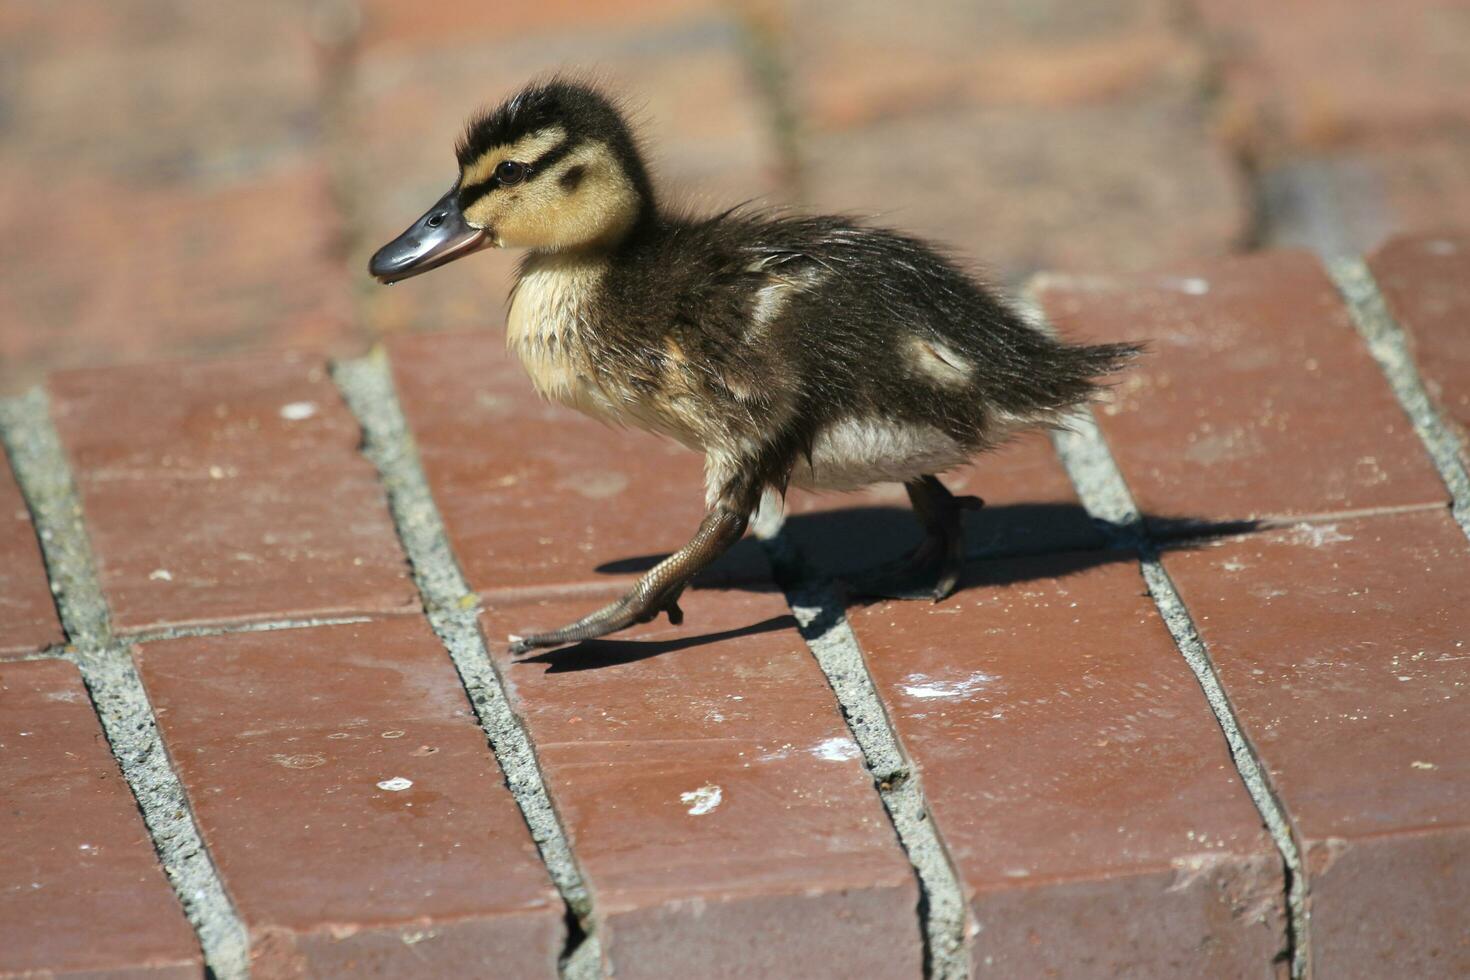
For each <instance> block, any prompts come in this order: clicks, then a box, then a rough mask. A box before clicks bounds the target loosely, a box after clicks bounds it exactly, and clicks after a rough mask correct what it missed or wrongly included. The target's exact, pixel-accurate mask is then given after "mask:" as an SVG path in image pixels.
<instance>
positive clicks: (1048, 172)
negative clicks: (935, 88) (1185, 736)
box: [806, 98, 1247, 281]
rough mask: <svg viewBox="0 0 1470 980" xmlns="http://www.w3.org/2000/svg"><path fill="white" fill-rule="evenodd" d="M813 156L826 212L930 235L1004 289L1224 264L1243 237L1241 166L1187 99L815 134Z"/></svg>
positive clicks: (960, 113)
mask: <svg viewBox="0 0 1470 980" xmlns="http://www.w3.org/2000/svg"><path fill="white" fill-rule="evenodd" d="M806 157H807V176H806V182H807V184H808V186H809V187H810V190H811V195H812V197H813V203H814V204H815V205H817V206H818V207H820V208H821V209H823V210H836V211H846V212H853V213H857V214H869V215H874V216H875V218H874V220H875V221H876V223H879V224H884V225H892V226H897V227H900V228H903V229H905V230H908V231H911V232H915V233H918V234H922V235H926V236H931V237H933V238H936V239H938V240H939V241H941V242H944V243H947V244H949V245H951V246H953V247H955V248H957V249H958V250H959V252H960V254H961V255H962V257H964V258H966V259H973V260H974V261H977V262H979V263H980V264H981V265H982V266H985V267H989V268H990V269H991V270H992V273H993V275H994V276H995V277H997V278H999V279H1001V280H1002V281H1014V280H1016V279H1019V278H1020V277H1022V276H1024V275H1026V274H1028V273H1031V272H1035V271H1037V270H1040V269H1051V270H1086V271H1090V272H1096V271H1124V270H1143V269H1152V268H1154V267H1157V266H1159V265H1161V264H1163V263H1165V262H1168V261H1177V260H1178V259H1179V257H1181V256H1213V255H1220V254H1223V253H1225V252H1228V251H1230V250H1231V249H1233V248H1234V247H1235V245H1236V243H1237V242H1238V241H1239V240H1240V238H1241V237H1242V235H1243V233H1244V230H1245V226H1246V216H1247V209H1246V207H1245V202H1244V198H1243V195H1242V194H1241V188H1240V186H1239V184H1238V178H1237V177H1236V175H1235V173H1234V170H1233V167H1232V166H1231V163H1230V161H1229V159H1228V157H1227V156H1226V155H1225V154H1224V152H1223V151H1222V150H1221V149H1220V148H1219V147H1218V146H1216V145H1215V143H1214V142H1213V141H1212V139H1211V138H1210V136H1209V134H1208V133H1207V132H1206V130H1205V124H1204V120H1203V118H1202V116H1201V110H1200V109H1199V108H1198V107H1197V106H1196V105H1194V104H1193V103H1192V102H1191V101H1189V100H1185V99H1178V98H1159V99H1149V100H1143V101H1138V102H1127V103H1110V104H1107V105H1103V106H1070V107H1068V106H1063V107H1057V108H1034V109H1033V108H1019V107H996V108H984V109H945V110H941V111H932V112H928V113H923V114H919V113H915V114H911V115H906V116H904V117H902V118H898V119H892V120H886V121H882V122H878V123H874V124H872V125H869V126H865V127H863V128H861V129H854V130H847V131H842V132H835V133H827V134H820V135H816V136H814V137H813V138H812V139H811V141H810V146H809V148H808V151H807V154H806Z"/></svg>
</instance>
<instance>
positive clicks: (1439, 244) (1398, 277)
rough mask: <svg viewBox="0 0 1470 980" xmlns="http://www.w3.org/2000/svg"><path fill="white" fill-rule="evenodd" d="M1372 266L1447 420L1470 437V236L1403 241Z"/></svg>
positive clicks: (1379, 255)
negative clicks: (1466, 327)
mask: <svg viewBox="0 0 1470 980" xmlns="http://www.w3.org/2000/svg"><path fill="white" fill-rule="evenodd" d="M1368 266H1369V268H1370V269H1371V270H1372V271H1373V276H1374V278H1375V279H1376V280H1377V282H1378V287H1379V289H1381V290H1382V291H1383V298H1384V300H1385V301H1386V302H1387V303H1388V308H1389V311H1390V312H1391V313H1392V314H1393V317H1394V319H1395V320H1397V321H1398V323H1399V326H1401V327H1402V328H1403V330H1404V333H1405V335H1406V336H1407V337H1408V340H1409V344H1410V348H1411V349H1412V351H1413V353H1414V361H1415V364H1416V365H1417V366H1418V368H1419V373H1420V376H1421V377H1423V379H1424V383H1425V386H1426V387H1427V388H1428V389H1429V392H1430V395H1431V396H1432V397H1433V398H1434V399H1435V401H1436V402H1437V403H1438V404H1439V409H1440V411H1441V413H1443V416H1444V419H1445V421H1447V422H1448V423H1450V424H1451V425H1452V426H1454V427H1455V428H1457V429H1458V430H1459V435H1460V438H1461V439H1462V440H1466V439H1470V331H1467V330H1466V329H1465V324H1466V323H1467V322H1470V235H1465V234H1460V235H1419V236H1414V237H1406V238H1398V239H1395V240H1394V241H1392V242H1389V243H1388V244H1387V245H1385V246H1384V247H1383V248H1381V249H1379V250H1378V251H1377V252H1375V253H1374V254H1373V255H1372V256H1370V257H1369V259H1368ZM1463 444H1464V443H1462V445H1463Z"/></svg>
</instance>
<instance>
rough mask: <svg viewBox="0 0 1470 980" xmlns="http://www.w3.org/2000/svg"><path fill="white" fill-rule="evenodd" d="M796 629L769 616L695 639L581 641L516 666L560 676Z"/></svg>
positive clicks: (785, 620)
mask: <svg viewBox="0 0 1470 980" xmlns="http://www.w3.org/2000/svg"><path fill="white" fill-rule="evenodd" d="M795 628H796V618H795V617H794V616H790V615H787V616H772V617H771V618H770V619H765V620H762V621H761V622H759V623H752V624H750V625H749V626H741V627H738V628H736V629H728V630H720V631H718V632H715V633H701V634H698V635H696V636H678V637H673V638H672V639H668V640H615V639H599V640H584V641H582V642H581V643H578V644H576V645H575V646H569V647H562V648H561V649H559V650H548V651H547V652H546V653H541V654H537V655H536V656H534V657H522V658H521V659H520V660H517V661H516V664H517V665H519V664H547V665H548V666H547V668H546V673H548V674H564V673H568V672H570V671H579V670H600V669H602V668H604V667H617V666H619V665H621V664H632V663H637V662H638V661H640V660H648V659H649V658H651V657H658V656H662V655H663V654H666V653H675V652H677V651H680V650H690V649H693V648H696V647H702V646H709V645H711V644H715V643H722V642H724V641H725V640H735V639H739V638H740V637H743V636H758V635H760V634H761V633H775V632H778V631H781V630H791V629H795Z"/></svg>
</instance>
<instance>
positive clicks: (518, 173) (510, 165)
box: [495, 160, 526, 185]
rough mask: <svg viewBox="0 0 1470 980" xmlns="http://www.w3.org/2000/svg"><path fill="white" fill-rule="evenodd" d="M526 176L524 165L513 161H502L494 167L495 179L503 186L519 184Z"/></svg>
mask: <svg viewBox="0 0 1470 980" xmlns="http://www.w3.org/2000/svg"><path fill="white" fill-rule="evenodd" d="M525 176H526V165H525V164H524V163H516V162H515V161H514V160H502V161H500V163H499V164H498V165H496V167H495V179H496V180H498V181H500V183H501V184H502V185H504V184H519V183H520V182H521V181H522V180H523V179H525Z"/></svg>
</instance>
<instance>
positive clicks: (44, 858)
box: [0, 660, 203, 978]
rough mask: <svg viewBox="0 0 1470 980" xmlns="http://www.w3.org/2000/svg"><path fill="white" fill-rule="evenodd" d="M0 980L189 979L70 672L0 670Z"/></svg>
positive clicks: (124, 795)
mask: <svg viewBox="0 0 1470 980" xmlns="http://www.w3.org/2000/svg"><path fill="white" fill-rule="evenodd" d="M0 764H3V769H4V772H5V797H6V801H5V805H4V806H3V807H0V839H3V840H4V841H5V852H6V859H5V860H4V861H3V862H0V976H5V977H19V976H26V977H39V976H47V977H50V976H62V975H65V976H82V975H85V976H89V977H100V976H110V977H121V976H128V977H140V978H141V977H143V976H148V977H179V978H184V977H195V978H197V977H199V976H200V975H201V974H202V972H203V963H202V961H201V959H200V955H199V948H198V945H197V944H196V943H195V940H194V933H193V931H192V930H191V929H190V928H189V924H188V922H187V921H185V919H184V914H183V910H182V909H180V908H179V905H178V902H177V900H176V899H175V898H174V895H173V892H172V891H170V890H169V886H168V881H167V879H165V878H164V875H163V870H162V869H161V868H160V867H159V866H158V859H157V857H156V856H155V854H154V851H153V845H152V843H151V842H150V841H149V839H148V832H147V830H146V829H144V827H143V821H142V818H141V817H140V816H139V815H138V808H137V804H136V803H134V801H133V796H132V794H131V793H130V792H129V791H128V786H127V784H126V783H125V782H123V778H122V774H121V773H120V772H118V769H117V764H116V763H115V762H114V761H113V759H112V756H111V755H110V754H109V753H108V751H107V742H106V740H105V739H104V738H103V735H102V729H101V728H100V726H98V724H97V717H96V715H94V714H93V713H92V704H91V701H89V700H88V698H87V689H86V688H85V687H83V686H82V679H81V677H80V675H78V673H77V669H76V668H75V667H73V666H72V665H71V664H68V663H63V662H61V661H56V660H51V661H45V660H38V661H30V662H27V663H10V664H0Z"/></svg>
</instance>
